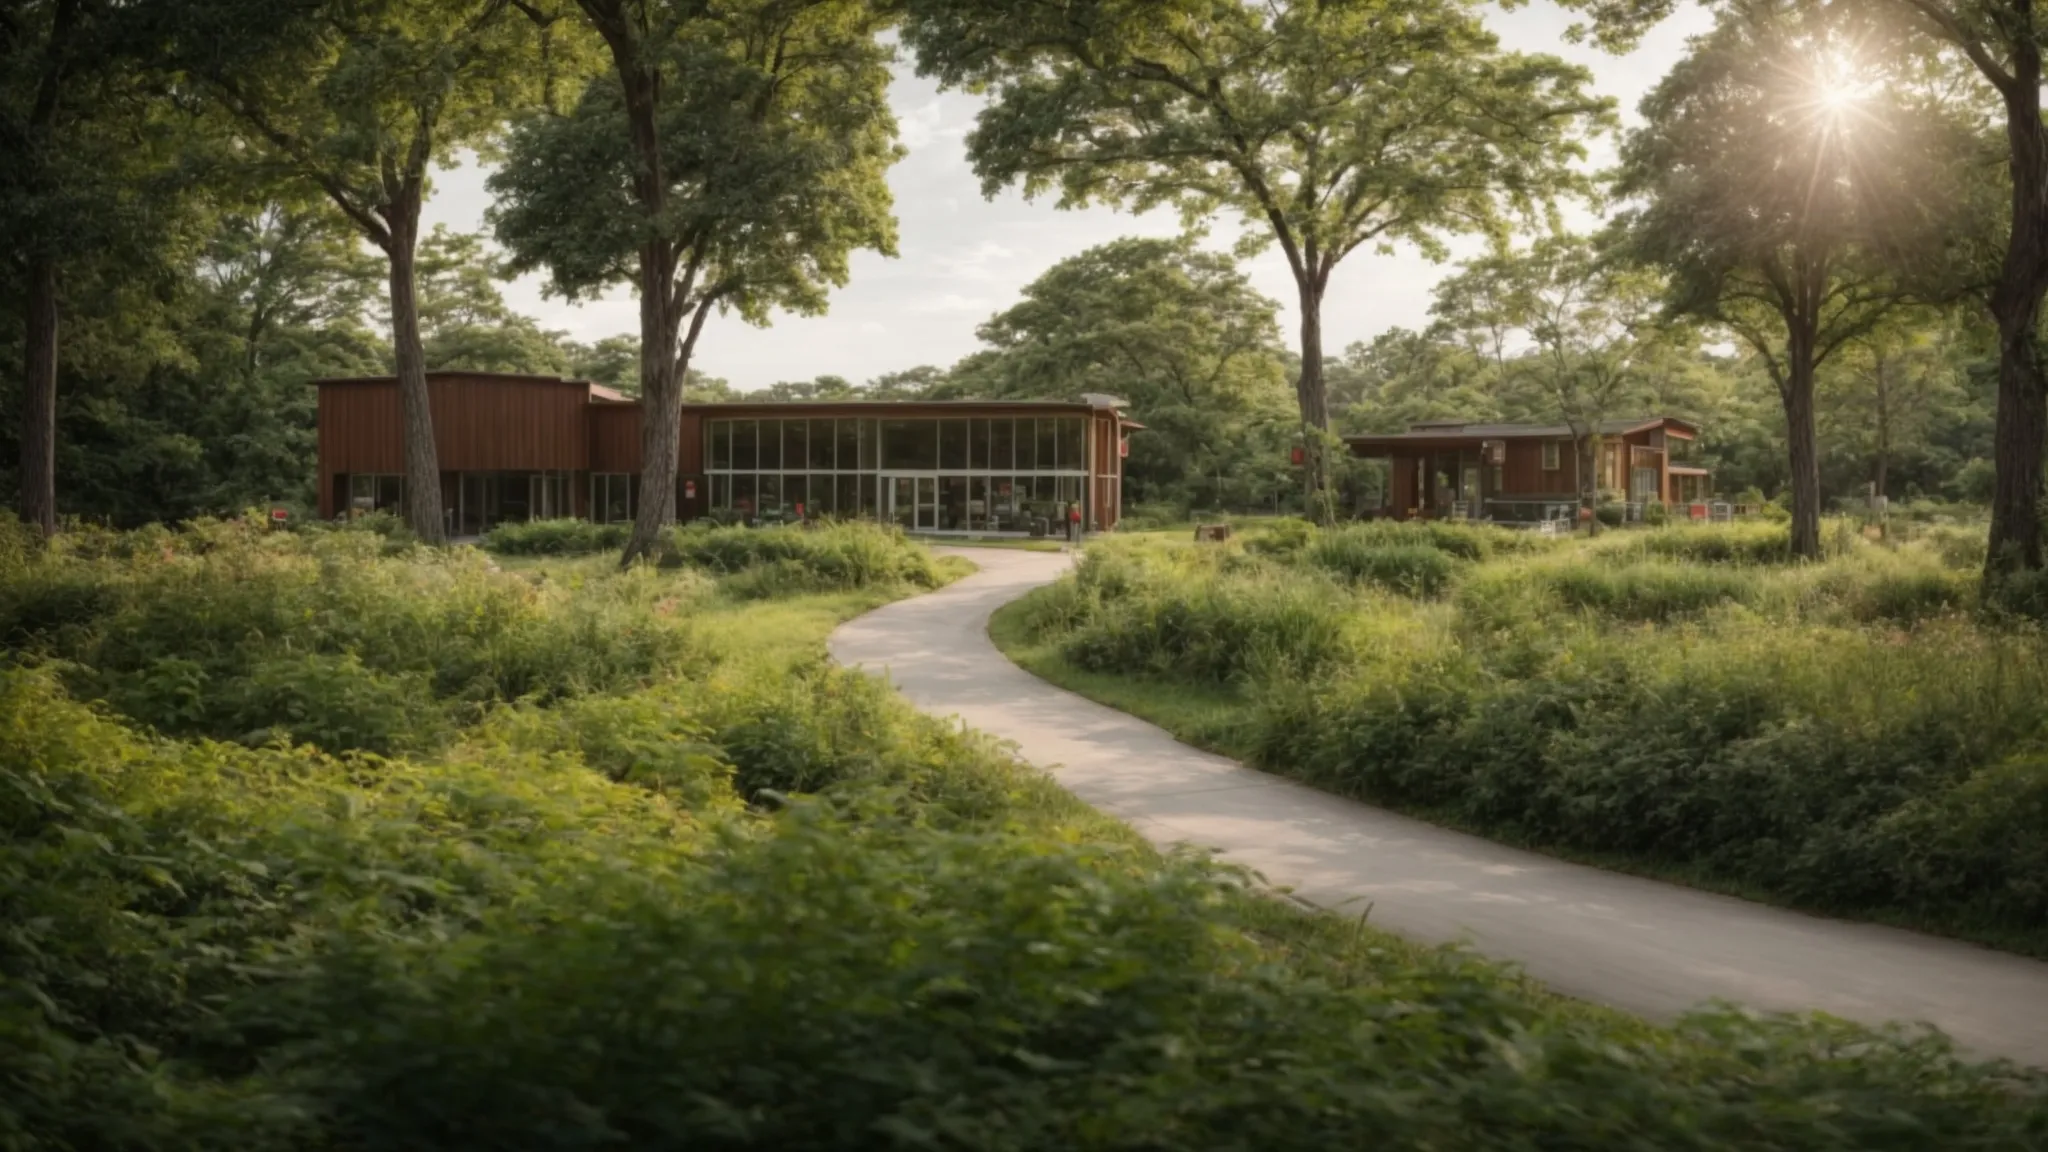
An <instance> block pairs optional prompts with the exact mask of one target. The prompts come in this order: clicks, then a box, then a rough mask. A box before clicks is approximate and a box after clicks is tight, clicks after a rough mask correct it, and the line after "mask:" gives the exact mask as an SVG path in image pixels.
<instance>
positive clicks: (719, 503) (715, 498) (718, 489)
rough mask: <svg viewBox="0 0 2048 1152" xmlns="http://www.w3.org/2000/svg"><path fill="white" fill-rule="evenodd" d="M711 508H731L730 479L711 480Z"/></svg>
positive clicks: (716, 477) (714, 478) (726, 477)
mask: <svg viewBox="0 0 2048 1152" xmlns="http://www.w3.org/2000/svg"><path fill="white" fill-rule="evenodd" d="M711 506H712V507H713V508H730V507H732V477H730V476H713V477H712V478H711Z"/></svg>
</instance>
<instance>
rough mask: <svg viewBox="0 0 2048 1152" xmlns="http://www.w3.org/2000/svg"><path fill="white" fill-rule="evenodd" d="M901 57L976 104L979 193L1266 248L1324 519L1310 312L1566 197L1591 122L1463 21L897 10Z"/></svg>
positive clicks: (1202, 7)
mask: <svg viewBox="0 0 2048 1152" xmlns="http://www.w3.org/2000/svg"><path fill="white" fill-rule="evenodd" d="M904 7H905V10H906V13H907V19H906V24H905V30H904V37H905V40H906V41H907V42H908V43H909V44H911V45H912V46H913V47H914V48H915V49H916V51H917V57H918V62H919V66H920V68H921V70H922V71H924V72H925V73H927V74H931V75H935V76H937V77H938V78H939V80H940V81H941V83H943V84H945V85H948V86H961V87H967V88H970V89H976V90H988V91H989V92H990V93H991V95H992V99H991V103H990V104H989V106H988V108H987V109H986V110H984V111H983V112H982V114H981V116H980V119H979V123H978V126H977V127H976V129H975V131H974V132H973V134H972V135H971V136H970V137H969V139H968V150H969V154H970V155H971V157H972V158H973V161H974V165H975V169H976V171H977V172H978V173H979V174H980V176H981V178H982V182H983V187H984V190H986V191H987V192H989V193H990V194H993V193H994V192H995V191H996V190H998V189H1000V188H1002V187H1005V186H1007V185H1011V184H1020V185H1022V187H1023V189H1024V191H1025V193H1026V194H1027V195H1037V194H1040V193H1044V192H1048V191H1057V192H1058V193H1059V196H1060V202H1061V204H1062V205H1063V206H1077V205H1081V204H1085V203H1088V202H1091V201H1096V200H1102V201H1108V202H1112V203H1119V204H1125V205H1129V206H1131V207H1134V208H1137V209H1139V210H1143V209H1145V208H1149V207H1153V206H1156V205H1170V206H1173V207H1175V208H1178V209H1179V210H1180V211H1181V212H1182V213H1183V214H1184V215H1185V216H1187V217H1189V218H1190V219H1195V218H1200V217H1204V216H1207V215H1209V214H1211V213H1215V212H1219V211H1224V212H1231V213H1235V214H1237V215H1238V216H1240V217H1241V218H1243V219H1244V220H1245V221H1246V222H1247V236H1248V237H1251V238H1255V239H1257V240H1261V241H1263V242H1267V243H1277V244H1278V245H1279V247H1280V250H1281V251H1282V252H1283V253H1284V254H1285V255H1286V258H1287V264H1288V268H1289V270H1290V271H1291V273H1292V274H1293V278H1294V283H1295V292H1296V302H1297V304H1298V307H1299V309H1300V323H1301V331H1300V357H1301V366H1300V372H1299V376H1298V379H1297V381H1296V393H1297V396H1296V400H1297V407H1298V409H1299V414H1300V422H1301V428H1302V436H1303V440H1304V443H1305V447H1306V454H1305V456H1306V464H1307V467H1306V469H1305V475H1304V483H1305V487H1306V493H1307V496H1308V502H1309V505H1310V507H1311V508H1313V509H1315V510H1317V511H1316V514H1318V515H1320V516H1322V517H1324V518H1328V517H1329V516H1330V515H1331V513H1332V511H1333V508H1332V505H1331V503H1330V501H1329V500H1328V498H1327V497H1328V482H1327V473H1328V469H1327V462H1326V459H1325V455H1326V453H1327V451H1328V450H1329V445H1330V440H1329V434H1328V430H1329V426H1330V419H1329V403H1328V397H1327V393H1326V388H1325V383H1324V363H1323V356H1324V354H1323V301H1324V298H1325V296H1326V294H1327V293H1328V291H1329V287H1330V281H1331V276H1332V274H1333V273H1334V272H1335V271H1336V269H1337V267H1338V265H1339V264H1340V263H1342V261H1343V260H1344V259H1345V258H1346V257H1347V256H1349V255H1350V254H1351V253H1353V252H1355V251H1357V250H1359V249H1360V248H1362V247H1367V246H1378V247H1381V248H1387V247H1390V246H1392V245H1394V244H1396V243H1409V244H1413V245H1415V246H1417V247H1419V248H1420V249H1421V250H1422V251H1423V252H1425V253H1427V254H1430V255H1432V256H1438V255H1441V254H1442V252H1443V239H1444V237H1445V236H1446V235H1448V234H1451V233H1456V232H1467V231H1482V232H1485V231H1497V230H1499V229H1501V228H1502V227H1503V226H1504V224H1505V223H1506V221H1507V220H1508V219H1510V218H1511V217H1515V216H1520V217H1525V218H1526V217H1534V216H1538V215H1540V214H1541V213H1542V211H1543V209H1545V208H1546V207H1547V206H1549V205H1550V204H1551V203H1552V201H1553V200H1554V198H1555V197H1556V196H1558V195H1559V194H1560V193H1561V192H1564V191H1567V190H1569V189H1572V188H1574V187H1576V186H1577V184H1578V178H1577V176H1576V175H1575V172H1574V169H1573V167H1572V164H1573V162H1574V161H1575V160H1577V159H1578V158H1579V157H1580V156H1581V155H1582V149H1581V141H1582V140H1583V138H1584V136H1585V134H1586V133H1587V131H1588V130H1589V129H1591V128H1593V127H1595V126H1596V125H1598V124H1600V123H1602V122H1603V121H1604V119H1605V117H1606V116H1607V114H1608V106H1607V103H1606V102H1605V101H1603V100H1600V99H1597V98H1595V97H1593V96H1591V95H1590V94H1588V93H1587V91H1586V89H1585V86H1586V83H1587V80H1588V76H1587V74H1586V73H1585V72H1584V71H1583V70H1581V69H1579V68H1575V67H1571V66H1569V65H1567V64H1565V63H1563V62H1562V61H1560V60H1558V59H1556V58H1555V57H1551V56H1541V55H1523V54H1520V53H1512V52H1503V51H1501V49H1500V47H1499V44H1498V43H1497V41H1496V40H1495V38H1494V37H1493V36H1492V35H1491V34H1490V33H1488V32H1487V30H1486V28H1485V25H1484V23H1483V21H1482V19H1481V15H1480V6H1479V5H1478V4H1477V3H1474V2H1471V0H1273V2H1254V0H1072V2H1067V3H1049V2H1047V0H1000V2H991V0H905V5H904Z"/></svg>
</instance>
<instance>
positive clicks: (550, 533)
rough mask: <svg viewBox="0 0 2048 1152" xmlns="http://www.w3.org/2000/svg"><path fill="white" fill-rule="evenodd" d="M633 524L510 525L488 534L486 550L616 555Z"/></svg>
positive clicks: (513, 553) (536, 522)
mask: <svg viewBox="0 0 2048 1152" xmlns="http://www.w3.org/2000/svg"><path fill="white" fill-rule="evenodd" d="M632 531H633V526H632V525H630V524H593V523H591V522H590V521H588V520H529V521H526V522H524V523H520V522H508V523H504V524H500V525H498V526H497V527H495V528H492V529H491V530H490V531H489V532H488V533H486V534H485V535H484V549H485V550H486V551H489V552H495V553H497V554H498V555H500V556H580V555H586V554H588V553H592V552H615V551H618V550H619V549H622V548H624V547H625V546H626V539H627V537H629V536H630V535H632Z"/></svg>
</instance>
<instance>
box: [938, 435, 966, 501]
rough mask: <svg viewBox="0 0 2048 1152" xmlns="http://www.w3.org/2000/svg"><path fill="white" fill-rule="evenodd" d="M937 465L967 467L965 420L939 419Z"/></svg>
mask: <svg viewBox="0 0 2048 1152" xmlns="http://www.w3.org/2000/svg"><path fill="white" fill-rule="evenodd" d="M939 467H941V468H965V467H967V421H965V420H941V421H939ZM961 499H962V500H965V499H966V497H964V496H963V497H961Z"/></svg>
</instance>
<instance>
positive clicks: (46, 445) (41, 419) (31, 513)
mask: <svg viewBox="0 0 2048 1152" xmlns="http://www.w3.org/2000/svg"><path fill="white" fill-rule="evenodd" d="M27 287H28V309H27V313H26V318H27V327H26V329H25V331H24V332H23V336H24V337H25V340H26V342H25V343H24V345H23V348H22V351H23V353H24V355H23V356H22V367H23V368H24V369H25V372H24V373H23V379H22V389H21V519H22V522H23V523H25V524H33V525H35V526H36V528H37V529H38V530H40V531H41V532H42V534H43V537H44V539H48V538H49V537H51V536H53V535H55V534H56V532H57V311H58V310H57V263H56V261H54V260H49V259H46V258H41V257H38V258H35V259H32V260H30V261H29V268H28V285H27Z"/></svg>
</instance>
